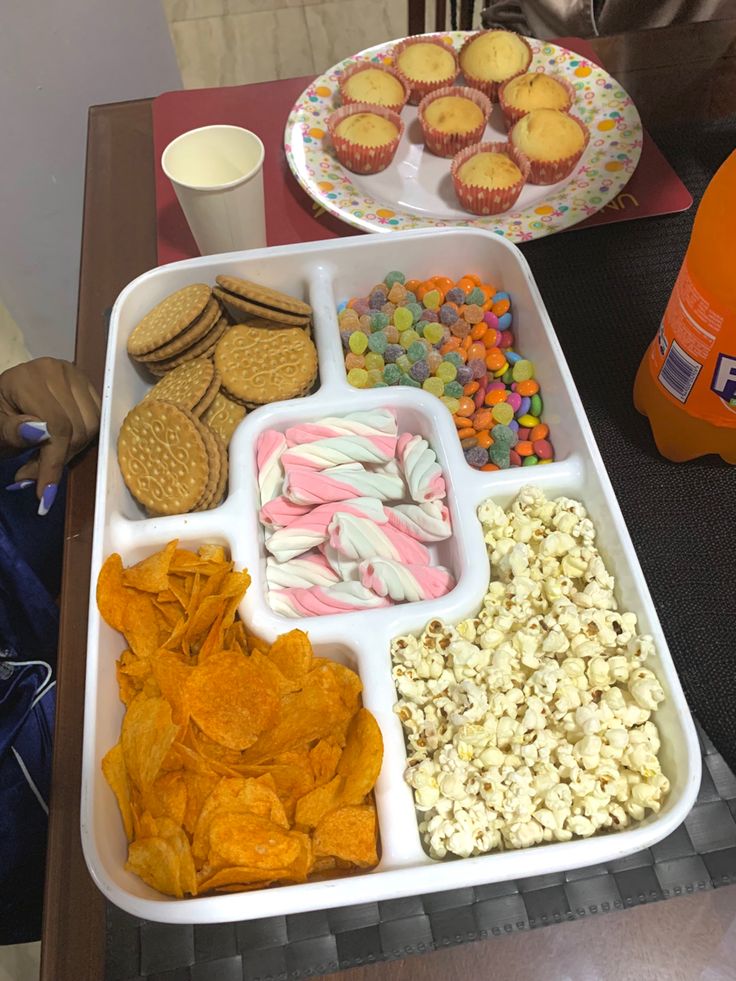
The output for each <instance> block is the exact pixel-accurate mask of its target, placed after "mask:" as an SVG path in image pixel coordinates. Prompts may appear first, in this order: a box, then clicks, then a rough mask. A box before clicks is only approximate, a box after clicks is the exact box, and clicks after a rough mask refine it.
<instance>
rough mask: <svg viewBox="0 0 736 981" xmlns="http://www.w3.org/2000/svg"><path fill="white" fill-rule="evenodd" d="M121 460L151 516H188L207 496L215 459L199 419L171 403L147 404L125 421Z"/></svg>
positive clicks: (130, 487)
mask: <svg viewBox="0 0 736 981" xmlns="http://www.w3.org/2000/svg"><path fill="white" fill-rule="evenodd" d="M118 461H119V463H120V470H121V472H122V475H123V480H124V481H125V485H126V487H127V488H128V490H129V491H130V492H131V494H132V495H133V497H135V499H136V500H137V501H139V502H140V503H141V504H142V505H143V506H144V507H145V508H146V509H147V510H148V511H149V512H150V513H151V514H157V515H162V514H183V513H184V512H185V511H190V510H191V509H192V508H193V507H194V506H195V505H196V504H197V502H198V501H199V500H200V498H201V497H202V495H203V493H204V491H205V488H206V487H207V482H208V479H209V457H208V453H207V447H206V446H205V441H204V439H203V438H202V436H201V434H200V431H199V425H198V423H197V421H196V420H195V418H194V416H192V414H191V413H190V412H187V411H186V410H185V409H179V408H178V407H177V406H175V405H171V404H170V403H169V402H157V401H155V400H153V399H152V400H150V401H147V402H141V403H140V404H139V405H137V406H135V408H133V409H131V410H130V412H129V413H128V415H127V416H126V417H125V419H124V421H123V424H122V426H121V427H120V433H119V435H118Z"/></svg>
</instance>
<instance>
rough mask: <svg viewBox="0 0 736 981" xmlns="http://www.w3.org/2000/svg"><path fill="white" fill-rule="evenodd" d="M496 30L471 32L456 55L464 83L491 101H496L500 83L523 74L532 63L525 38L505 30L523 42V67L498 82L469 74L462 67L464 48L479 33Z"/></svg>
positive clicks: (496, 30) (478, 35)
mask: <svg viewBox="0 0 736 981" xmlns="http://www.w3.org/2000/svg"><path fill="white" fill-rule="evenodd" d="M498 32H499V28H492V29H491V30H488V31H476V32H475V34H471V35H470V37H469V38H468V39H467V40H466V41H465V43H464V44H463V46H462V48H460V54H459V55H458V63H459V64H460V66H461V67H460V71H461V72H462V73H463V78H464V79H465V84H466V85H469V86H470V87H471V88H474V89H480V91H481V92H483V93H484V95H487V96H488V98H489V99H490V100H491V102H498V90H499V88H500V87H501V85H503V83H504V82H508V81H509V79H511V78H515V77H516V76H517V75H523V74H524V73H525V72H527V71H529V65H531V63H532V49H531V47H530V46H529V43H528V41H527V40H526V38H523V37H522V36H521V35H520V34H514V32H513V31H506V33H507V34H514V37H517V38H518V39H519V40H520V41H522V42H523V43H524V46H525V47H526V49H527V55H528V57H527V62H526V65H524V67H523V68H520V69H519V70H518V71H517V72H513V74H511V75H509V76H508V78H502V79H501V80H500V81H499V82H491V81H489V80H488V79H487V78H476V76H475V75H471V74H470V73H469V72H466V71H465V69H464V68H462V57H463V52H464V51H465V49H466V48H467V47H468V46H469V45H470V44H472V43H473V41H475V40H476V38H479V37H480V36H481V34H492V33H493V34H496V33H498Z"/></svg>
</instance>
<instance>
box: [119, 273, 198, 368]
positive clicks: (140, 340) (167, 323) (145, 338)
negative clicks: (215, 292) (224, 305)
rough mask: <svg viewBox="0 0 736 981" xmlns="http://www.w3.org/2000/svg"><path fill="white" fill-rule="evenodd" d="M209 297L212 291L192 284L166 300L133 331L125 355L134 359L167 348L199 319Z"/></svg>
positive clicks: (150, 312)
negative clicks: (166, 346) (159, 348)
mask: <svg viewBox="0 0 736 981" xmlns="http://www.w3.org/2000/svg"><path fill="white" fill-rule="evenodd" d="M211 297H212V289H211V288H210V287H209V286H208V285H207V284H206V283H194V284H193V285H191V286H185V287H183V289H180V290H177V291H176V293H172V294H171V295H170V296H167V297H166V298H165V299H163V300H162V301H161V302H160V303H158V304H156V306H155V307H153V309H152V310H149V311H148V313H147V314H146V315H145V317H143V319H142V320H141V321H140V322H139V323H138V324H137V325H136V326H135V327H134V328H133V330H132V331H131V333H130V337H129V338H128V353H129V354H130V355H131V356H132V357H138V356H140V355H144V354H148V353H149V352H150V351H154V350H155V349H156V348H157V347H161V346H162V345H164V344H167V343H168V342H169V341H171V340H172V339H173V338H174V337H176V336H177V335H178V334H181V333H182V331H184V330H186V329H187V327H189V325H190V324H192V323H194V321H195V320H196V319H197V318H198V317H200V316H201V315H202V313H203V311H204V309H205V307H206V306H207V304H208V302H209V301H210V298H211Z"/></svg>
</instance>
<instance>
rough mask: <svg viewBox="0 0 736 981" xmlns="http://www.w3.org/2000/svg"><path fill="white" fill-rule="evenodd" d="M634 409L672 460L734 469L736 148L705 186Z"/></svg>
mask: <svg viewBox="0 0 736 981" xmlns="http://www.w3.org/2000/svg"><path fill="white" fill-rule="evenodd" d="M634 405H635V406H636V408H637V409H638V410H639V412H641V413H643V414H644V415H646V416H648V417H649V424H650V426H651V428H652V433H653V435H654V441H655V443H656V444H657V449H658V450H659V452H660V453H661V454H662V455H663V456H666V457H668V458H669V459H670V460H675V461H677V462H680V461H683V460H692V459H693V458H694V457H698V456H704V455H705V454H706V453H717V454H719V455H720V456H721V457H722V458H723V459H724V460H725V461H726V462H727V463H734V464H736V151H734V152H733V153H731V155H730V156H729V157H727V159H726V160H725V162H724V163H723V164H722V165H721V167H720V168H719V169H718V171H717V172H716V174H715V176H714V177H713V179H712V180H711V182H710V184H709V185H708V187H707V188H706V191H705V194H704V195H703V199H702V201H701V202H700V206H699V207H698V212H697V214H696V216H695V223H694V225H693V231H692V235H691V236H690V244H689V246H688V249H687V252H686V253H685V259H684V261H683V263H682V268H681V269H680V273H679V275H678V277H677V281H676V282H675V287H674V289H673V291H672V295H671V297H670V300H669V303H668V304H667V309H666V310H665V312H664V317H663V318H662V322H661V324H660V326H659V330H658V332H657V336H656V337H655V338H654V340H653V341H652V343H651V344H650V346H649V348H648V349H647V352H646V354H645V355H644V358H643V360H642V362H641V365H640V366H639V371H638V372H637V375H636V381H635V382H634Z"/></svg>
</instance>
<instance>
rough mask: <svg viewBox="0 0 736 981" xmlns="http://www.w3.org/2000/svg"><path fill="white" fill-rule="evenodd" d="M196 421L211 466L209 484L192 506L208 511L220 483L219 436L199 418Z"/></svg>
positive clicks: (208, 463)
mask: <svg viewBox="0 0 736 981" xmlns="http://www.w3.org/2000/svg"><path fill="white" fill-rule="evenodd" d="M194 423H195V425H196V427H197V431H198V432H199V435H200V436H201V437H202V440H203V441H204V445H205V449H206V450H207V465H208V468H209V473H208V476H207V484H206V486H205V489H204V491H203V492H202V496H201V497H200V499H199V500H198V501H197V503H196V504H195V505H194V507H193V508H192V510H193V511H206V510H207V509H208V508H210V507H211V506H212V503H213V501H214V498H215V491H216V490H217V487H218V484H219V482H220V460H221V457H220V452H219V449H218V446H217V437H216V436H215V434H214V433H213V432H212V430H211V429H208V428H207V426H205V425H204V424H203V423H201V422H200V421H199V419H196V418H195V419H194Z"/></svg>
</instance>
